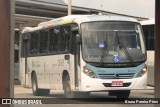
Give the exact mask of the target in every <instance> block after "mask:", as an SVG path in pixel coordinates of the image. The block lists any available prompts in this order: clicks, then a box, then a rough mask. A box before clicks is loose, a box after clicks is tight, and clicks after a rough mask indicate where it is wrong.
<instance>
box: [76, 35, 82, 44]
mask: <svg viewBox="0 0 160 107" xmlns="http://www.w3.org/2000/svg"><path fill="white" fill-rule="evenodd" d="M76 43H77V44H80V43H81V37H80V35H79V34H76Z"/></svg>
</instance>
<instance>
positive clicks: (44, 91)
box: [32, 73, 50, 96]
mask: <svg viewBox="0 0 160 107" xmlns="http://www.w3.org/2000/svg"><path fill="white" fill-rule="evenodd" d="M32 92H33V95H35V96H47V95H49V93H50V90H49V89H39V88H38V84H37V76H36V74H35V73H33V75H32Z"/></svg>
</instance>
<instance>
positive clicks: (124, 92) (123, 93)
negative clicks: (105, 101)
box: [109, 90, 130, 98]
mask: <svg viewBox="0 0 160 107" xmlns="http://www.w3.org/2000/svg"><path fill="white" fill-rule="evenodd" d="M109 95H110V96H117V98H128V97H129V95H130V90H115V91H109Z"/></svg>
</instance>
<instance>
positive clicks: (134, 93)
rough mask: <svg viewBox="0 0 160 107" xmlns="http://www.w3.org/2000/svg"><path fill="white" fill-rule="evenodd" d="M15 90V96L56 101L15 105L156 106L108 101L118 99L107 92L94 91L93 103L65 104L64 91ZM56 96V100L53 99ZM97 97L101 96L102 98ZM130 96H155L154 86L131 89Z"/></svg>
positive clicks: (50, 106) (31, 106) (92, 94)
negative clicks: (37, 93)
mask: <svg viewBox="0 0 160 107" xmlns="http://www.w3.org/2000/svg"><path fill="white" fill-rule="evenodd" d="M14 92H15V98H37V99H39V98H40V99H41V98H52V101H53V103H54V104H43V105H14V107H64V106H65V107H88V106H90V107H107V106H108V107H154V105H153V104H120V103H121V102H122V101H114V100H113V101H108V100H107V101H106V100H104V99H108V98H109V99H110V98H113V99H115V100H116V98H115V97H111V96H108V93H107V92H93V93H91V95H90V96H89V98H94V100H95V101H92V103H90V101H89V100H87V99H85V100H83V99H80V100H77V101H76V104H75V102H74V104H63V103H66V102H63V101H64V100H61V98H63V93H62V92H54V91H51V93H50V95H49V96H33V94H32V90H31V89H29V88H23V87H22V86H20V85H15V88H14ZM54 98H55V100H53V99H54ZM97 98H101V99H102V100H101V99H97ZM130 98H154V88H153V87H147V90H133V91H131V95H130ZM65 101H66V100H65ZM71 102H72V101H71ZM95 102H96V103H95ZM123 102H124V101H123ZM55 103H56V104H55ZM57 103H58V104H57ZM79 103H82V104H79ZM94 103H95V104H94Z"/></svg>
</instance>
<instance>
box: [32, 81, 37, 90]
mask: <svg viewBox="0 0 160 107" xmlns="http://www.w3.org/2000/svg"><path fill="white" fill-rule="evenodd" d="M32 87H33V92H34V93H35V92H36V88H37V87H36V81H35V79H34V78H33V83H32Z"/></svg>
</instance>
